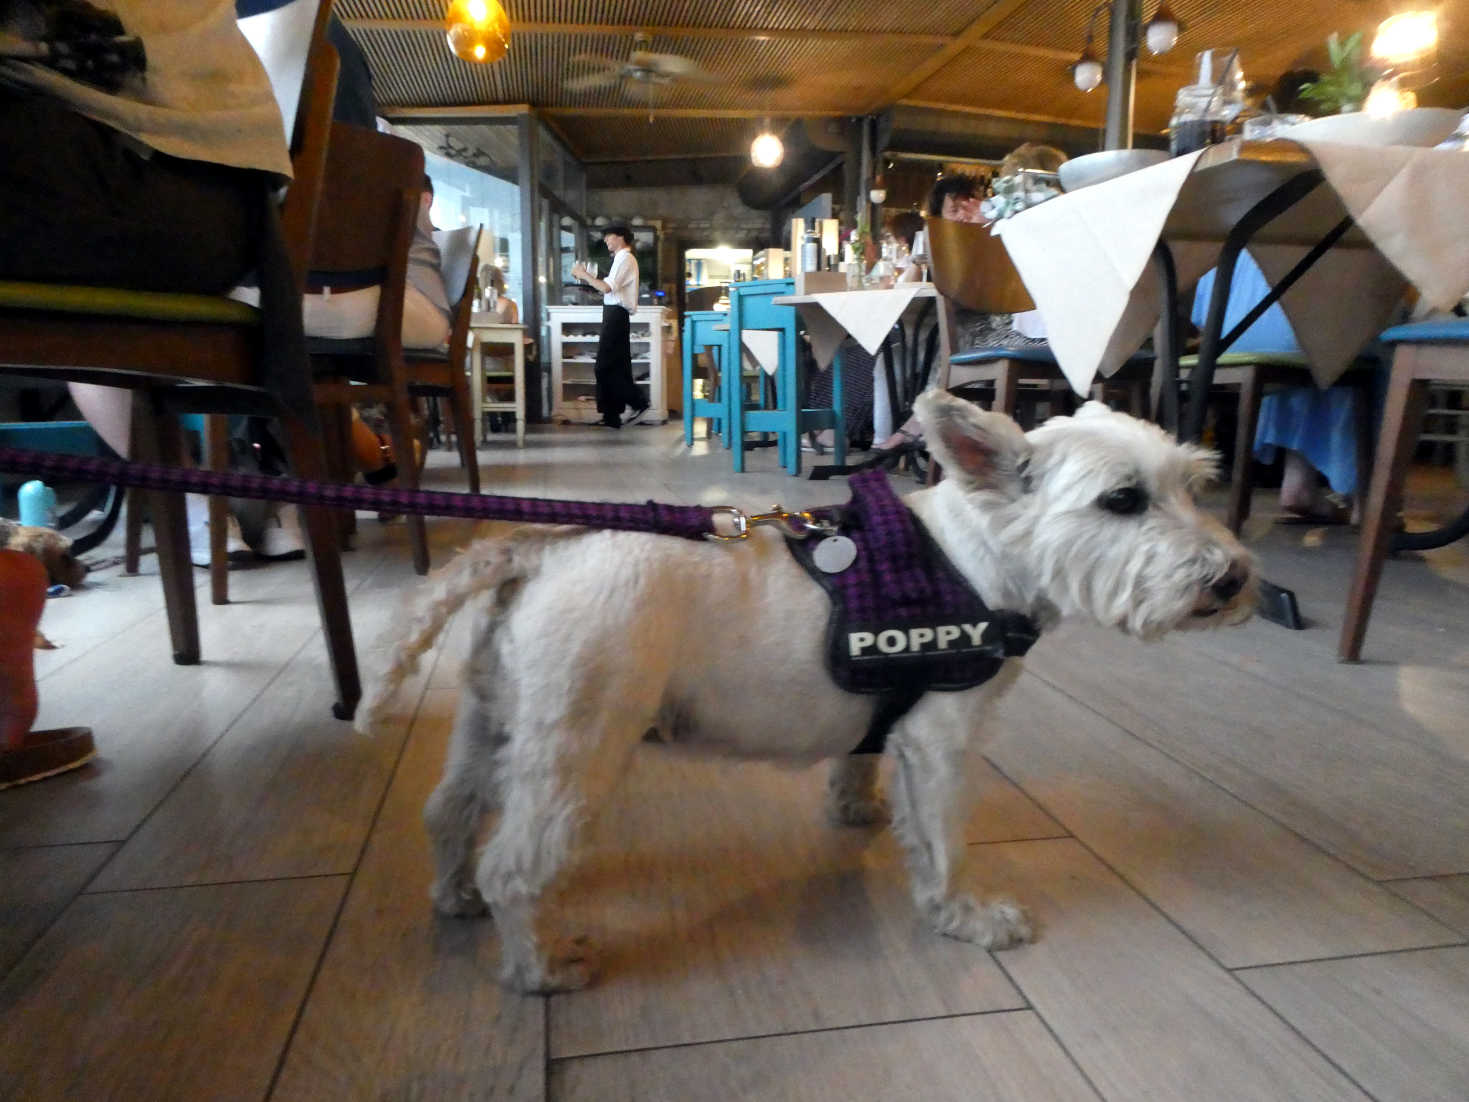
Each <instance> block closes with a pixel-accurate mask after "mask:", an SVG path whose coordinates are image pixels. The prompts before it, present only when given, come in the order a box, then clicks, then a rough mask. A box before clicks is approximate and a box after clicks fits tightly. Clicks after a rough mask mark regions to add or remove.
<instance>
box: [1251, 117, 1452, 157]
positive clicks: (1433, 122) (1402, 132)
mask: <svg viewBox="0 0 1469 1102" xmlns="http://www.w3.org/2000/svg"><path fill="white" fill-rule="evenodd" d="M1463 113H1464V112H1462V111H1455V110H1453V109H1451V108H1448V107H1414V108H1413V109H1412V110H1410V111H1399V112H1398V113H1397V114H1395V115H1384V116H1380V117H1379V116H1374V115H1369V114H1367V113H1366V112H1365V111H1353V112H1352V113H1351V114H1348V115H1326V116H1325V117H1323V118H1319V119H1312V120H1311V121H1310V122H1302V123H1297V124H1296V125H1295V126H1287V127H1285V128H1283V129H1281V130H1277V131H1276V132H1275V137H1277V138H1289V139H1292V140H1295V139H1300V140H1302V141H1318V142H1342V143H1343V144H1346V145H1416V146H1421V147H1425V148H1426V147H1429V146H1435V145H1437V144H1438V143H1439V142H1441V141H1443V140H1444V139H1445V138H1447V137H1448V136H1449V135H1450V134H1452V133H1453V132H1454V128H1455V127H1456V126H1458V125H1459V117H1460V116H1461V115H1463Z"/></svg>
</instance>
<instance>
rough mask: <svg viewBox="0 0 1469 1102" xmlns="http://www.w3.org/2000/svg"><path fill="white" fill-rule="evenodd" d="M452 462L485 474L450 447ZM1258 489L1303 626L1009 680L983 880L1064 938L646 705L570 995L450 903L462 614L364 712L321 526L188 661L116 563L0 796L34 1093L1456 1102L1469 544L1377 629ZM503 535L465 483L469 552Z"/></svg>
mask: <svg viewBox="0 0 1469 1102" xmlns="http://www.w3.org/2000/svg"><path fill="white" fill-rule="evenodd" d="M480 459H481V464H482V473H483V476H484V478H485V483H486V490H487V491H490V492H505V493H522V494H533V495H539V496H547V497H566V498H608V499H626V500H633V499H647V498H654V499H659V500H666V501H675V502H700V503H704V504H720V503H731V504H737V505H741V506H745V507H754V508H759V509H762V510H763V509H767V508H769V506H770V505H772V504H773V503H775V502H777V501H778V502H781V503H783V504H785V505H787V506H796V505H818V504H824V503H827V502H834V501H840V500H842V499H844V498H845V496H846V487H845V485H844V483H843V482H841V481H840V480H838V481H833V482H814V483H813V482H796V481H794V480H791V479H788V478H786V477H785V476H784V475H783V474H782V473H780V472H779V471H778V470H777V469H776V463H775V456H774V454H773V451H769V450H767V451H757V452H755V453H753V455H752V457H751V465H752V467H753V468H754V469H753V471H752V472H751V473H749V474H747V475H744V476H741V477H735V476H733V475H732V474H731V473H730V472H729V465H728V461H727V459H726V458H725V455H724V453H723V452H722V451H721V450H720V449H718V448H717V447H714V448H712V449H711V448H710V447H709V446H708V445H706V444H704V443H699V444H697V445H696V446H695V448H694V449H693V451H692V452H689V451H687V450H685V448H684V447H683V444H682V440H681V434H680V432H679V431H678V429H677V427H676V426H672V425H670V426H664V427H647V428H642V427H640V428H637V429H629V430H626V431H624V432H622V433H618V434H610V433H601V432H598V431H596V430H591V429H576V428H547V429H541V430H539V431H533V432H532V433H531V435H530V437H529V439H528V441H527V446H526V447H525V449H524V450H522V451H517V450H516V449H515V448H514V447H513V446H511V445H507V444H503V443H496V444H494V445H492V446H490V447H487V448H485V449H482V450H481V452H480ZM428 481H429V484H430V485H433V486H436V487H442V488H456V487H458V486H459V485H460V484H461V483H460V480H459V477H458V475H457V474H456V472H455V470H454V467H453V465H452V461H451V459H450V457H449V456H447V455H445V454H442V453H435V454H434V455H432V456H431V466H430V471H429V474H428ZM1424 485H1430V484H1425V483H1423V482H1421V481H1416V482H1415V486H1418V487H1420V488H1421V487H1422V486H1424ZM1441 490H1442V486H1441V480H1440V482H1437V483H1432V484H1431V485H1430V493H1429V494H1428V496H1421V497H1419V498H1418V499H1415V507H1418V506H1422V507H1430V506H1433V505H1435V504H1436V503H1438V502H1439V501H1440V500H1441V499H1443V498H1446V496H1447V495H1444V494H1442V493H1440V491H1441ZM1259 497H1260V499H1261V500H1260V501H1259V502H1258V507H1259V509H1260V510H1261V511H1262V512H1265V513H1268V510H1269V505H1270V501H1269V495H1268V494H1262V495H1259ZM1256 529H1257V530H1256V532H1255V542H1256V543H1257V549H1258V550H1259V552H1260V553H1261V555H1262V557H1263V559H1264V561H1265V564H1266V572H1267V574H1268V575H1269V576H1270V577H1272V578H1273V579H1274V580H1276V581H1278V582H1280V583H1282V584H1285V585H1288V586H1291V587H1292V588H1294V589H1295V590H1296V592H1297V594H1298V596H1299V598H1300V600H1301V603H1302V606H1303V609H1304V611H1305V613H1306V615H1307V617H1308V618H1309V620H1310V621H1311V625H1310V627H1309V628H1308V630H1306V631H1304V632H1299V633H1288V632H1285V631H1284V630H1282V629H1280V628H1278V627H1275V626H1273V625H1270V624H1266V623H1252V624H1250V625H1247V626H1245V627H1243V628H1240V629H1237V630H1233V631H1228V632H1222V633H1215V634H1209V633H1201V634H1190V635H1187V636H1180V637H1177V638H1174V639H1171V640H1166V641H1164V642H1161V643H1158V644H1154V645H1150V646H1146V647H1145V646H1141V645H1138V644H1134V643H1132V642H1130V641H1128V640H1126V639H1122V638H1119V637H1118V636H1116V635H1113V634H1108V633H1103V632H1100V631H1097V630H1094V629H1089V628H1084V627H1077V628H1069V629H1067V630H1064V631H1062V632H1059V633H1057V634H1056V636H1055V637H1054V638H1046V639H1043V640H1042V641H1041V643H1040V644H1039V645H1038V646H1037V647H1036V648H1035V651H1034V652H1033V655H1032V658H1031V660H1030V661H1029V663H1028V668H1029V672H1028V673H1027V674H1026V675H1025V676H1023V677H1022V678H1021V680H1020V682H1019V684H1018V685H1017V688H1016V690H1015V692H1014V693H1013V694H1012V696H1011V697H1010V698H1009V699H1008V700H1006V701H1005V702H1004V703H1003V705H1002V707H1001V708H1000V710H999V714H998V715H997V716H996V719H995V723H994V729H995V732H996V735H995V738H994V741H993V742H992V743H991V744H990V746H989V748H988V753H987V755H986V758H985V759H984V760H981V761H978V762H976V764H975V771H974V776H973V779H972V786H973V791H974V793H975V795H976V797H977V799H978V806H977V808H976V811H975V815H974V817H973V819H972V820H971V822H970V824H969V827H968V835H967V837H968V838H969V841H970V843H971V845H972V846H973V854H972V855H973V858H974V860H973V862H972V875H973V876H974V877H975V878H976V881H977V883H976V886H977V887H978V886H979V884H980V883H982V884H983V886H984V888H985V889H1000V890H1005V891H1007V892H1010V893H1011V894H1014V895H1015V896H1016V897H1018V898H1020V899H1021V900H1022V901H1023V902H1025V903H1027V904H1028V905H1029V906H1030V908H1031V910H1032V913H1033V915H1034V917H1035V918H1036V920H1037V924H1038V929H1039V936H1038V939H1037V941H1036V942H1035V944H1033V945H1031V946H1027V947H1023V948H1020V949H1015V950H1009V951H1005V952H1001V953H993V954H991V953H984V952H981V951H979V950H976V949H974V948H972V947H971V946H967V945H962V944H960V943H957V942H952V941H947V940H945V939H941V938H938V937H935V936H933V935H931V934H929V933H928V932H927V931H926V930H925V929H924V928H923V927H922V925H921V923H919V922H918V921H917V920H916V919H915V918H914V916H913V913H912V910H911V907H910V906H909V904H908V901H907V894H906V884H905V882H904V878H903V874H902V869H901V862H900V861H899V860H898V855H897V850H896V847H895V845H894V843H893V840H892V839H891V837H890V836H889V835H888V833H887V832H885V831H882V830H875V829H863V830H853V829H849V828H836V827H832V826H829V825H827V824H826V822H825V821H824V818H823V816H822V813H821V788H822V784H823V775H822V772H821V771H820V770H798V771H791V770H782V769H777V768H773V767H769V766H764V765H759V764H743V765H742V764H734V763H725V762H708V761H694V760H690V759H687V758H684V757H682V756H680V755H678V754H676V753H672V752H670V751H669V750H667V749H666V748H661V747H658V746H652V745H650V746H645V747H642V748H640V749H639V751H638V753H637V754H636V755H635V760H634V763H633V767H632V769H631V771H630V774H629V776H628V778H627V781H626V783H625V784H624V785H623V787H622V789H621V790H620V792H619V793H618V794H617V795H616V797H615V798H614V800H613V803H612V806H611V807H610V809H609V811H608V813H607V814H606V815H604V816H603V817H602V818H601V819H600V820H599V822H597V823H596V824H595V825H594V827H593V828H592V829H591V830H590V831H589V832H588V834H587V837H586V838H585V839H584V841H583V844H582V845H581V846H580V847H579V849H578V853H577V857H576V860H575V862H574V867H573V869H572V871H571V874H570V876H569V878H568V885H567V888H568V890H567V892H566V893H565V899H564V901H563V902H562V904H561V905H560V906H559V908H558V909H557V911H556V912H555V915H554V920H555V921H556V922H557V923H558V924H561V925H563V926H564V927H566V929H567V932H573V933H579V932H587V933H590V934H591V935H593V939H594V942H595V943H596V944H597V948H598V950H599V961H600V968H601V977H600V980H599V983H598V984H597V985H596V986H594V987H592V988H591V989H589V990H587V991H585V992H578V993H576V994H572V995H565V996H557V997H555V998H552V999H549V1000H547V999H539V998H521V997H518V996H514V995H510V994H507V993H505V992H503V991H502V990H501V989H500V988H499V987H498V986H497V985H496V984H495V982H494V971H495V966H496V957H497V955H498V948H497V945H496V938H495V929H494V924H493V922H491V921H487V920H480V921H448V920H442V919H437V918H435V917H434V916H433V915H432V913H431V911H430V908H429V905H428V900H427V885H428V875H429V872H428V868H429V863H428V853H427V845H426V840H425V838H424V836H423V829H422V826H421V821H420V818H419V815H420V811H421V808H422V804H423V800H424V798H425V796H426V795H427V793H428V791H429V790H430V789H431V788H432V786H433V784H434V783H435V780H436V777H437V773H438V770H439V768H440V765H441V763H442V759H443V754H444V746H445V742H446V739H447V737H448V731H449V728H450V724H451V722H452V717H453V708H454V699H455V694H454V687H455V684H456V682H457V677H458V669H459V663H460V660H461V657H462V654H463V652H464V649H465V647H466V646H467V643H468V638H469V629H470V618H469V617H468V616H459V617H457V618H456V619H455V621H454V622H453V623H452V624H451V625H450V626H449V628H448V630H447V631H446V633H445V635H444V637H443V639H442V640H441V641H440V645H439V648H438V649H437V651H436V652H435V653H434V655H432V656H431V660H430V661H428V662H426V663H425V664H424V667H423V669H422V670H421V671H420V673H419V674H418V675H417V677H416V678H415V679H414V680H413V682H412V683H411V684H410V685H409V686H408V688H407V690H406V691H405V692H404V693H403V694H402V695H401V696H400V698H399V699H398V703H397V712H396V714H395V716H394V721H393V722H392V723H391V724H390V725H389V730H387V731H386V732H384V733H382V734H379V735H377V736H376V737H374V738H363V737H361V736H358V735H355V734H353V733H352V732H351V731H350V730H349V729H348V728H347V727H346V726H345V725H343V724H340V723H338V722H336V721H334V720H333V719H331V717H330V713H329V711H328V705H329V703H330V696H329V690H328V688H327V674H326V659H325V654H324V650H323V648H322V644H321V637H320V633H319V631H318V627H317V618H316V609H315V602H314V600H313V598H312V594H311V587H310V582H309V577H308V575H307V573H306V571H305V568H304V566H303V565H301V564H277V565H272V566H269V567H266V568H259V569H250V570H244V571H238V572H236V573H235V574H234V575H233V576H232V580H231V581H232V591H233V596H234V603H233V604H231V605H230V606H228V607H225V608H214V607H212V606H210V605H208V604H207V600H206V601H205V603H203V604H201V607H200V613H201V625H202V629H203V646H204V654H205V663H204V665H202V666H200V667H193V668H186V667H176V666H174V665H172V663H171V662H170V661H169V660H168V642H167V625H166V622H165V619H164V616H163V612H162V601H161V596H160V593H159V590H158V584H157V579H156V576H153V575H151V574H147V576H143V577H138V578H126V577H122V576H121V575H120V574H119V573H118V572H117V570H116V569H111V570H104V571H102V572H101V573H100V574H99V575H97V577H96V578H95V579H94V584H92V585H90V586H89V587H87V588H86V589H84V590H82V591H81V592H79V593H78V594H76V595H74V596H73V597H71V598H68V599H66V600H64V601H54V602H52V603H51V605H50V607H48V609H47V613H46V618H45V620H44V621H43V624H42V628H43V630H44V631H45V632H46V634H47V635H48V636H49V637H50V638H51V639H52V640H53V641H54V642H56V643H57V644H59V649H58V650H54V651H46V652H39V653H38V655H37V661H38V672H39V674H40V690H41V697H42V715H41V718H40V722H41V723H42V724H44V725H49V726H58V725H63V724H75V723H89V724H91V725H92V726H93V728H94V729H95V730H96V733H97V739H98V745H99V756H98V759H97V761H96V762H95V763H94V764H92V765H90V766H88V767H86V768H84V769H82V770H79V771H77V772H76V773H74V774H71V775H68V776H64V777H60V778H57V779H54V780H51V781H48V782H45V783H44V784H38V785H33V786H27V787H24V788H20V789H15V790H10V791H6V792H4V793H0V1099H11V1098H14V1099H26V1100H28V1102H29V1100H32V1099H36V1100H45V1099H91V1098H126V1099H132V1098H147V1099H150V1100H152V1099H175V1098H177V1099H197V1098H206V1097H207V1098H230V1099H233V1098H240V1099H264V1098H274V1099H292V1100H295V1099H313V1100H315V1099H359V1098H360V1099H378V1098H392V1099H410V1098H411V1099H440V1098H442V1099H507V1100H514V1102H536V1100H541V1099H563V1100H577V1102H583V1100H592V1099H596V1100H604V1099H605V1100H615V1099H628V1100H638V1102H644V1100H665V1099H666V1100H669V1102H691V1100H692V1102H697V1100H703V1099H710V1100H714V1099H718V1100H724V1099H756V1100H766V1099H771V1100H786V1099H792V1100H794V1099H801V1100H808V1099H809V1100H812V1102H815V1100H823V1102H824V1100H828V1099H829V1100H838V1099H839V1100H842V1102H851V1100H866V1099H872V1100H877V1099H883V1100H890V1099H899V1098H901V1099H908V1098H914V1099H924V1100H930V1099H932V1100H946V1099H965V1100H969V1099H1014V1100H1021V1102H1033V1100H1040V1099H1068V1100H1069V1099H1087V1098H1092V1099H1096V1098H1101V1099H1106V1100H1107V1102H1131V1100H1134V1099H1159V1100H1176V1099H1189V1100H1190V1102H1192V1100H1196V1099H1197V1100H1206V1099H1215V1098H1218V1099H1230V1100H1231V1102H1233V1100H1238V1099H1262V1100H1263V1099H1269V1100H1277V1099H1362V1098H1374V1099H1382V1100H1386V1099H1401V1100H1404V1102H1409V1100H1414V1102H1416V1100H1418V1099H1427V1098H1444V1099H1449V1098H1453V1099H1459V1098H1463V1097H1465V1096H1466V1095H1469V1080H1466V1078H1465V1072H1464V1069H1465V1068H1469V964H1466V961H1469V800H1466V798H1465V793H1466V792H1469V721H1466V719H1465V718H1464V717H1465V716H1466V715H1469V627H1466V626H1465V622H1466V614H1469V550H1466V548H1464V547H1458V548H1449V549H1445V550H1443V551H1440V552H1434V553H1431V554H1429V555H1427V556H1423V557H1421V558H1405V559H1403V560H1400V561H1395V562H1392V563H1391V564H1389V566H1388V568H1387V572H1386V577H1385V580H1384V584H1383V593H1382V598H1381V600H1380V601H1379V606H1378V609H1377V612H1376V614H1375V616H1374V619H1373V622H1372V625H1371V630H1370V632H1369V635H1368V641H1367V648H1366V655H1367V658H1368V661H1367V662H1365V663H1364V664H1362V665H1360V666H1354V667H1346V666H1340V665H1338V664H1337V663H1336V662H1335V651H1334V648H1335V639H1336V633H1337V629H1338V627H1339V625H1340V619H1341V603H1342V600H1343V598H1344V595H1345V591H1346V584H1347V578H1348V574H1349V571H1350V567H1351V559H1352V554H1353V551H1354V545H1353V541H1352V539H1351V535H1352V534H1351V533H1349V532H1346V531H1341V530H1329V531H1319V530H1309V529H1302V528H1287V527H1271V526H1269V525H1264V524H1261V525H1257V526H1256ZM471 531H472V527H471V526H470V525H468V524H466V523H461V522H449V521H433V522H431V523H430V533H431V536H432V539H433V542H434V560H435V562H436V563H441V562H443V561H444V560H445V559H446V558H447V556H448V554H449V552H450V550H451V549H452V548H453V547H454V546H456V545H459V544H462V543H463V542H464V541H465V540H466V539H468V538H469V536H470V534H471ZM357 545H358V549H357V550H356V551H354V552H353V553H351V554H350V555H348V556H347V558H346V567H347V575H348V585H349V588H350V589H351V592H352V599H353V618H354V625H355V627H356V630H357V633H358V645H359V650H360V653H361V655H362V661H363V665H364V668H365V672H366V674H367V676H368V677H371V676H372V674H373V671H374V670H375V669H376V667H377V664H378V663H379V662H380V661H381V656H382V649H381V648H382V643H381V641H380V639H379V636H380V635H381V633H382V632H384V631H386V630H389V629H390V628H391V626H392V625H393V624H394V623H396V622H397V620H398V611H397V607H398V606H397V602H398V599H399V596H400V595H401V594H407V593H409V592H411V591H412V589H413V588H414V586H415V584H416V580H415V577H414V575H413V573H412V570H411V566H410V564H409V558H408V548H407V540H406V532H405V530H404V528H403V526H402V525H401V524H395V525H388V526H383V525H379V524H378V523H377V522H376V521H374V520H372V519H371V518H369V517H364V518H363V519H362V521H361V523H360V533H359V536H358V540H357ZM111 550H112V548H111V547H107V548H103V549H101V550H100V551H99V552H98V553H97V554H101V555H106V554H108V553H109V552H110V551H111ZM152 569H153V567H152V564H151V560H145V573H147V572H149V571H151V570H152ZM204 581H205V576H204V573H203V572H202V571H201V572H200V573H199V582H200V585H201V590H200V592H201V597H202V596H203V595H204V594H205V593H207V587H205V586H204V585H203V583H204Z"/></svg>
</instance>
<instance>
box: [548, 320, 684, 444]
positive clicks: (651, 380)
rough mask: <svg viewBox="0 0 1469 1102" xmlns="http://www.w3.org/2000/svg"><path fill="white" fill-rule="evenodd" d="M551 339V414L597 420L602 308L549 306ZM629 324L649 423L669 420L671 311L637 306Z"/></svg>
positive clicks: (559, 417)
mask: <svg viewBox="0 0 1469 1102" xmlns="http://www.w3.org/2000/svg"><path fill="white" fill-rule="evenodd" d="M546 312H547V313H548V314H549V315H550V318H551V321H550V338H551V412H552V415H553V416H554V417H555V418H556V419H557V420H562V419H564V420H567V421H577V422H581V423H583V424H591V423H592V422H593V421H596V420H597V419H598V414H597V382H596V376H595V374H594V373H593V368H594V367H595V365H596V362H597V335H598V333H599V332H600V331H601V328H602V307H600V306H548V307H547V308H546ZM629 328H630V330H631V337H632V377H633V381H634V382H635V383H637V384H638V386H639V387H640V388H641V389H642V391H643V393H644V394H646V395H647V398H648V414H647V417H646V418H645V421H650V422H651V421H666V420H668V396H667V394H666V393H665V392H664V379H665V372H664V358H665V356H667V355H669V354H670V353H669V351H668V350H669V349H670V348H672V347H674V346H675V345H676V342H677V336H678V334H677V331H676V329H677V326H676V324H675V322H674V317H673V311H672V310H670V309H668V308H667V307H665V306H639V307H638V310H637V313H635V314H633V316H632V318H631V320H630V323H629Z"/></svg>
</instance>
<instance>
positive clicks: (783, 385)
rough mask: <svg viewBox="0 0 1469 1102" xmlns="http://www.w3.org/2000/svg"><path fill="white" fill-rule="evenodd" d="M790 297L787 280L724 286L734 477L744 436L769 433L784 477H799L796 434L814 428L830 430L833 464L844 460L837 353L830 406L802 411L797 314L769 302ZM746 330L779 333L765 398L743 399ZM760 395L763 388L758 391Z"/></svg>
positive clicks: (742, 454)
mask: <svg viewBox="0 0 1469 1102" xmlns="http://www.w3.org/2000/svg"><path fill="white" fill-rule="evenodd" d="M791 294H795V283H794V281H792V280H789V279H761V280H754V281H751V282H748V283H733V284H731V285H730V288H729V332H728V333H727V334H726V341H725V351H724V363H725V365H726V367H725V377H726V384H725V387H724V391H725V397H726V407H725V408H726V409H727V411H728V413H727V417H728V424H729V430H730V431H729V436H728V442H729V446H730V450H731V451H732V452H733V453H734V455H733V462H734V470H735V473H736V474H740V473H743V472H744V469H745V434H746V433H750V432H773V433H775V434H776V441H777V445H778V447H779V451H780V463H781V466H783V467H784V468H785V469H786V470H787V471H788V472H789V473H790V474H792V475H799V474H800V473H801V436H802V435H803V434H804V433H807V432H812V431H816V430H820V429H831V430H832V436H833V438H834V439H833V445H834V446H833V451H834V452H835V459H836V462H837V463H838V464H842V463H845V462H846V452H847V426H846V421H845V419H844V418H843V416H842V383H841V380H842V376H841V362H840V355H841V353H840V352H838V354H837V357H838V358H837V359H836V360H835V361H833V363H832V365H831V370H832V371H834V372H836V374H835V375H834V376H833V378H832V398H831V402H832V404H831V408H829V409H827V408H823V409H811V408H803V406H802V401H803V398H804V395H805V392H806V386H805V383H806V375H805V370H804V362H805V360H804V357H802V356H801V355H800V351H801V349H800V345H799V343H798V337H797V329H796V326H797V314H796V308H795V307H794V306H778V305H776V304H775V301H774V300H775V299H777V298H780V297H782V296H783V295H791ZM747 330H774V331H776V332H777V333H779V335H780V337H779V341H780V359H779V365H778V368H777V370H776V373H775V387H774V393H773V396H772V397H771V400H770V401H769V402H768V403H767V402H766V401H763V400H761V399H756V400H754V401H750V400H747V399H746V396H745V392H744V381H743V371H742V365H743V363H744V339H743V333H744V332H745V331H747ZM762 392H763V388H762Z"/></svg>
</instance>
